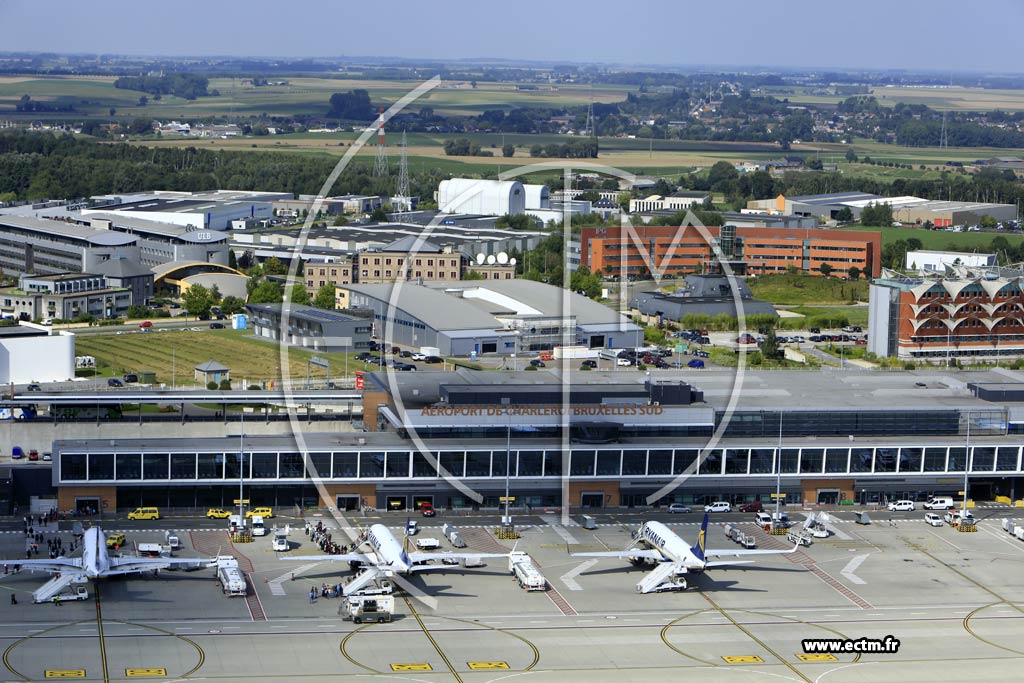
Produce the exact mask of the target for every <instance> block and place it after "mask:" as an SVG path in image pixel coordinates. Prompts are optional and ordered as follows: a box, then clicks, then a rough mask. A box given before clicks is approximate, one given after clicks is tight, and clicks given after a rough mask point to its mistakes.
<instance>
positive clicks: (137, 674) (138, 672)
mask: <svg viewBox="0 0 1024 683" xmlns="http://www.w3.org/2000/svg"><path fill="white" fill-rule="evenodd" d="M124 675H125V676H127V677H128V678H144V677H147V676H166V675H167V669H163V668H161V669H125V670H124Z"/></svg>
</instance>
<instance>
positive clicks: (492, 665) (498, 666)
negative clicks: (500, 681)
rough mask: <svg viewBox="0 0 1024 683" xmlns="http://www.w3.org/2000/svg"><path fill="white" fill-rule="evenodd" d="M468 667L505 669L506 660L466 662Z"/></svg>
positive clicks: (506, 666)
mask: <svg viewBox="0 0 1024 683" xmlns="http://www.w3.org/2000/svg"><path fill="white" fill-rule="evenodd" d="M466 664H468V665H469V668H470V669H475V670H480V669H507V668H509V666H508V662H466Z"/></svg>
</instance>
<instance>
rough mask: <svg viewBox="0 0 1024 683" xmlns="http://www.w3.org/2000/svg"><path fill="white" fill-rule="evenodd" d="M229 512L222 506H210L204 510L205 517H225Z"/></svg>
mask: <svg viewBox="0 0 1024 683" xmlns="http://www.w3.org/2000/svg"><path fill="white" fill-rule="evenodd" d="M230 516H231V513H230V512H228V511H227V510H225V509H223V508H210V509H209V510H207V511H206V518H207V519H227V518H228V517H230Z"/></svg>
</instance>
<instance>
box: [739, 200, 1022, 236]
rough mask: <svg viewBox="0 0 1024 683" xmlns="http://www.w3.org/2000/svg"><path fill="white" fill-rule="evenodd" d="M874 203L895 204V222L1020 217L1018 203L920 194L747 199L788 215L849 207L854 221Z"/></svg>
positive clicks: (829, 213)
mask: <svg viewBox="0 0 1024 683" xmlns="http://www.w3.org/2000/svg"><path fill="white" fill-rule="evenodd" d="M873 204H888V205H889V206H891V207H892V217H893V220H894V221H897V222H899V223H903V224H905V225H923V224H924V223H925V222H930V223H931V224H932V225H934V226H936V227H940V228H944V227H950V226H953V225H970V224H974V223H978V222H979V221H980V220H981V218H982V216H991V217H992V218H994V219H996V220H997V221H1007V220H1014V219H1016V218H1017V206H1016V205H1015V204H991V203H987V202H945V201H936V200H931V199H921V198H920V197H883V196H881V195H877V194H870V193H868V192H834V193H831V194H819V195H807V196H804V197H785V196H783V195H779V196H778V197H776V198H775V199H755V200H751V201H749V202H747V208H748V209H754V210H758V211H766V212H770V213H778V214H782V215H786V216H790V215H796V216H816V217H818V218H820V219H822V220H825V221H828V220H835V219H836V217H837V215H838V214H839V212H840V211H842V210H843V209H844V208H845V209H849V210H850V213H851V214H852V216H853V218H854V220H860V214H861V211H862V210H863V209H864V207H866V206H870V205H873Z"/></svg>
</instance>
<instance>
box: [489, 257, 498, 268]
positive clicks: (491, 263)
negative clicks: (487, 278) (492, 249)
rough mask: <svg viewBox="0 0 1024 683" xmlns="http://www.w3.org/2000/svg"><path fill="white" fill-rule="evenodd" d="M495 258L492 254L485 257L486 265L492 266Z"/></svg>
mask: <svg viewBox="0 0 1024 683" xmlns="http://www.w3.org/2000/svg"><path fill="white" fill-rule="evenodd" d="M497 260H498V259H496V258H494V254H491V255H490V256H488V257H487V265H489V266H493V265H494V262H495V261H497Z"/></svg>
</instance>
